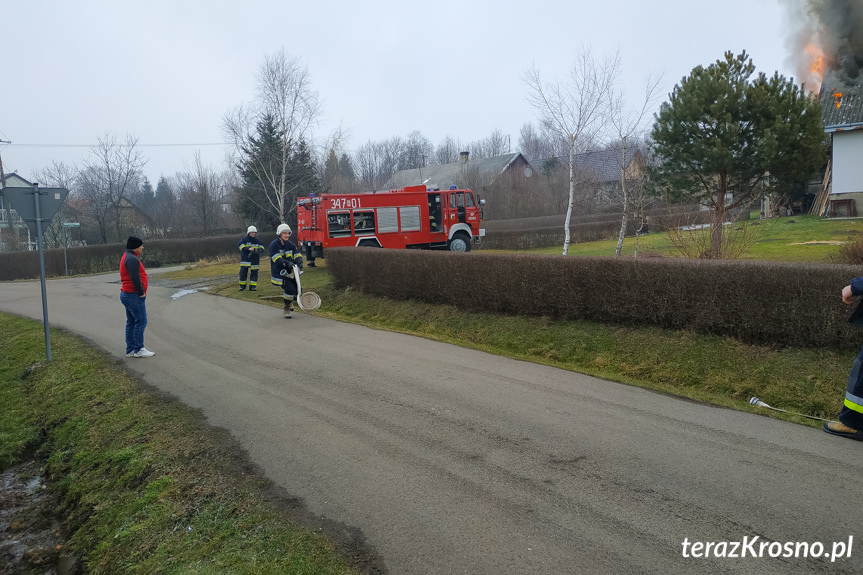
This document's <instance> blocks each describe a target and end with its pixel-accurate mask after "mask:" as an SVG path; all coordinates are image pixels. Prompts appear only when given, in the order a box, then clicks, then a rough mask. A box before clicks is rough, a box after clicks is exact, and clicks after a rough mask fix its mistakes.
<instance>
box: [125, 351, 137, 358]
mask: <svg viewBox="0 0 863 575" xmlns="http://www.w3.org/2000/svg"><path fill="white" fill-rule="evenodd" d="M126 357H135V352H134V351H130V352H129V353H127V354H126Z"/></svg>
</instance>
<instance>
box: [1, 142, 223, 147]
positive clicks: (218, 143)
mask: <svg viewBox="0 0 863 575" xmlns="http://www.w3.org/2000/svg"><path fill="white" fill-rule="evenodd" d="M3 143H4V144H7V145H9V146H17V147H19V148H93V147H95V146H96V144H12V143H9V142H3ZM230 145H231V144H226V143H224V142H207V143H203V144H135V147H136V148H158V147H188V146H230Z"/></svg>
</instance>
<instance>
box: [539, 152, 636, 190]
mask: <svg viewBox="0 0 863 575" xmlns="http://www.w3.org/2000/svg"><path fill="white" fill-rule="evenodd" d="M622 150H623V148H612V149H608V150H597V151H595V152H585V153H583V154H576V155H575V156H574V157H573V161H574V163H575V166H576V167H577V168H578V169H582V170H587V171H590V172H592V173H593V174H594V175H595V177H596V179H597V181H600V182H617V181H619V180H620V162H621V160H622V159H623V158H622V155H623V154H622ZM640 155H641V152H640V151H639V150H638V148H636V147H635V146H631V147H627V148H626V164H625V166H626V167H627V168H628V167H629V165H630V164H631V163H632V160H634V159H635V158H636V157H637V156H640ZM554 159H555V161H557V162H558V163H559V164H561V165H563V166H566V165H569V158H568V157H566V156H561V157H558V158H554ZM544 161H545V160H534V162H536V163H537V164H538V165H542V163H543V162H544Z"/></svg>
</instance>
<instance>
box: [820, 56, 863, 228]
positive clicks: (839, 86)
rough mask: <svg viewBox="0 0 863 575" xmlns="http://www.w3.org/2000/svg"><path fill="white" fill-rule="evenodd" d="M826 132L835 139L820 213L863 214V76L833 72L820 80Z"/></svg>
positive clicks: (841, 215)
mask: <svg viewBox="0 0 863 575" xmlns="http://www.w3.org/2000/svg"><path fill="white" fill-rule="evenodd" d="M821 107H822V114H823V116H822V120H823V123H824V132H825V133H827V134H830V136H831V139H832V152H831V157H830V166H829V168H828V173H827V174H826V176H825V180H824V184H823V190H822V194H821V195H822V196H826V201H825V200H824V197H822V199H821V201H820V202H819V201H818V200H816V208H817V213H819V214H820V215H826V216H830V217H856V216H858V215H863V162H861V158H863V78H859V77H858V78H857V79H855V80H852V79H850V78H848V77H847V76H845V75H842V74H839V73H837V72H831V73H829V74H827V75H826V76H825V77H824V81H823V82H822V84H821ZM826 194H829V195H826Z"/></svg>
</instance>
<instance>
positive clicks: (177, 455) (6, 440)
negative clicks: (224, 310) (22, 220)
mask: <svg viewBox="0 0 863 575" xmlns="http://www.w3.org/2000/svg"><path fill="white" fill-rule="evenodd" d="M43 335H44V333H43V330H42V327H41V325H40V324H38V323H36V322H33V321H31V320H26V319H22V318H18V317H16V316H11V315H6V314H2V321H0V382H2V383H0V469H5V468H6V467H8V466H10V465H11V464H12V463H14V462H16V461H21V460H24V459H26V458H31V457H33V458H39V459H44V460H45V473H46V475H47V477H48V479H49V480H50V482H51V483H52V485H53V488H55V489H56V491H57V492H58V493H59V494H60V496H61V499H62V506H63V509H62V512H63V514H64V516H65V517H66V528H67V531H68V541H67V544H66V546H65V550H64V551H63V552H64V553H68V554H71V555H74V556H77V557H78V558H80V559H82V560H83V561H84V563H85V564H86V570H87V572H88V573H93V574H110V575H113V574H116V573H125V574H139V573H140V574H143V573H165V574H174V573H176V574H179V573H183V574H187V573H200V574H212V575H216V574H219V575H224V574H249V575H252V574H255V575H261V574H273V575H275V574H278V575H283V574H287V573H290V574H321V573H324V574H349V573H353V572H355V571H352V570H351V568H350V567H349V566H348V563H347V561H346V560H345V558H344V556H343V555H342V554H341V553H340V552H339V551H337V550H336V549H335V547H334V545H333V544H332V543H331V542H330V541H329V540H328V539H327V538H326V537H324V536H323V535H322V534H321V533H320V532H317V531H312V530H309V529H304V528H300V527H298V525H297V524H296V523H295V522H294V521H292V520H291V518H290V513H291V512H293V513H300V512H301V511H297V510H296V509H295V510H293V511H291V510H289V509H287V508H286V507H284V506H282V504H283V503H284V502H285V500H284V499H280V498H279V497H277V496H276V492H275V490H274V487H273V486H272V485H271V484H270V483H268V482H267V481H265V480H263V479H262V476H261V475H260V474H259V473H258V472H257V471H256V470H255V469H253V468H251V467H249V466H248V465H247V464H246V463H245V459H244V458H243V456H242V454H241V453H240V452H239V450H238V449H237V447H236V446H235V444H234V443H233V442H232V441H231V440H230V438H229V437H228V436H227V432H222V431H218V430H214V429H213V428H212V427H210V426H208V425H207V424H206V422H205V421H204V420H203V417H202V416H201V415H200V414H199V412H197V411H194V410H191V409H189V408H187V407H185V406H183V405H182V404H180V403H179V402H176V401H174V400H171V399H168V398H165V397H163V396H161V395H159V394H157V393H156V392H154V391H150V390H145V389H142V388H141V386H140V384H139V383H138V382H136V381H135V380H134V379H133V378H132V377H131V376H129V375H128V374H126V373H125V372H123V371H121V369H120V368H119V367H118V365H117V364H116V362H115V360H112V359H110V358H108V357H106V356H105V355H104V354H102V353H100V352H99V351H97V350H95V349H94V348H93V347H92V346H90V345H88V344H86V343H84V342H82V341H81V340H79V339H77V338H74V337H72V336H69V335H66V334H64V333H62V332H60V331H56V330H55V331H53V332H52V335H51V338H52V340H51V341H52V362H51V363H49V364H42V363H40V362H41V361H43V360H44V340H43ZM294 503H296V502H294Z"/></svg>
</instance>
